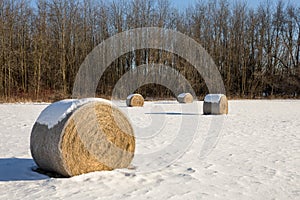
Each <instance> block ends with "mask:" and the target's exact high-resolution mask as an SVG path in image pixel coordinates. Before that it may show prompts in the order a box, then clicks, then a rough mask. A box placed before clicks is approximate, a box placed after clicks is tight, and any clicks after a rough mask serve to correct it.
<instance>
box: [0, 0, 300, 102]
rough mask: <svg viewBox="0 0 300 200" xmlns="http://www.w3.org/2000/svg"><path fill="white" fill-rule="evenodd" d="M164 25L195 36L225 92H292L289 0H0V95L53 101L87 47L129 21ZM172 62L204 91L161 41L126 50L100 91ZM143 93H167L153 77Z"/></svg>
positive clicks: (296, 50)
mask: <svg viewBox="0 0 300 200" xmlns="http://www.w3.org/2000/svg"><path fill="white" fill-rule="evenodd" d="M138 27H162V28H166V29H172V30H176V31H179V32H181V33H184V34H186V35H187V36H189V37H191V38H193V39H194V40H195V41H197V42H198V43H200V44H201V45H202V46H203V48H204V49H206V50H207V52H208V53H209V54H210V55H211V56H212V58H213V60H214V62H215V63H216V65H217V66H218V68H219V71H220V73H221V75H222V78H223V81H224V85H225V88H226V95H227V96H228V97H229V98H299V94H300V7H299V6H298V7H297V6H295V5H294V4H292V3H288V1H283V0H281V1H280V0H279V1H262V3H261V4H260V5H259V6H258V7H255V8H252V7H250V6H248V5H247V3H246V2H243V1H238V2H236V1H229V0H211V1H203V0H202V1H201V0H199V1H198V2H197V3H195V4H193V5H191V6H190V7H188V8H187V9H186V10H179V9H178V8H175V6H174V5H173V3H172V1H168V0H130V1H126V0H119V1H118V0H113V1H96V0H36V1H27V0H0V101H2V102H8V101H17V100H33V101H55V100H58V99H62V98H68V97H70V96H71V94H72V87H73V83H74V79H75V76H76V74H77V72H78V69H79V67H80V65H81V63H82V62H83V61H84V59H85V57H86V56H87V55H88V54H89V53H90V52H91V50H92V49H93V48H94V47H96V46H97V45H98V44H100V43H101V42H102V41H104V40H106V39H107V38H109V37H111V36H113V35H115V34H116V33H120V32H122V31H126V30H129V29H133V28H138ZM133 62H134V63H135V65H136V66H139V65H142V64H145V63H163V64H169V65H170V66H171V67H172V68H174V69H176V70H178V71H179V72H180V73H181V74H182V75H183V76H184V77H186V79H187V80H189V82H190V83H191V85H192V87H193V89H194V91H195V92H196V94H197V96H198V97H200V98H201V97H203V96H204V95H205V94H206V93H207V87H206V84H205V82H204V81H203V79H202V78H201V75H200V74H199V73H197V71H196V70H195V69H194V68H193V66H192V65H191V64H190V63H188V62H187V61H186V60H184V59H183V58H181V57H179V56H177V55H174V54H172V53H169V52H166V51H162V50H159V49H142V50H136V51H132V52H130V53H128V54H125V55H123V56H121V57H119V58H118V59H117V60H115V61H114V62H113V63H112V64H111V66H110V67H109V68H108V69H107V70H106V71H105V73H104V75H103V76H102V77H101V79H100V82H99V85H98V88H97V95H99V96H100V97H101V96H102V97H103V96H104V97H110V95H111V93H112V90H113V88H114V85H115V84H116V83H117V81H118V80H119V79H120V77H122V75H123V74H125V73H126V72H127V71H128V70H129V69H130V68H131V67H132V66H133ZM137 92H139V93H141V94H142V95H144V96H145V97H153V98H169V97H172V96H173V94H172V92H171V91H169V90H168V89H167V88H165V87H163V86H160V85H151V84H149V85H144V86H143V87H141V88H139V89H138V91H137Z"/></svg>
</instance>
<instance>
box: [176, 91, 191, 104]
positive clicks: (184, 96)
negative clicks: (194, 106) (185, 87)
mask: <svg viewBox="0 0 300 200" xmlns="http://www.w3.org/2000/svg"><path fill="white" fill-rule="evenodd" d="M177 101H178V102H179V103H193V101H194V98H193V95H191V94H190V93H181V94H179V95H178V96H177Z"/></svg>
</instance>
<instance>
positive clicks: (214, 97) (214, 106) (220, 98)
mask: <svg viewBox="0 0 300 200" xmlns="http://www.w3.org/2000/svg"><path fill="white" fill-rule="evenodd" d="M203 113H204V114H205V115H222V114H228V100H227V98H226V96H225V95H224V94H208V95H206V96H205V98H204V103H203Z"/></svg>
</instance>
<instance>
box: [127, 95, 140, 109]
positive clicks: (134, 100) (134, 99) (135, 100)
mask: <svg viewBox="0 0 300 200" xmlns="http://www.w3.org/2000/svg"><path fill="white" fill-rule="evenodd" d="M126 105H127V106H129V107H143V105H144V97H143V96H142V95H140V94H131V95H129V96H128V97H127V98H126Z"/></svg>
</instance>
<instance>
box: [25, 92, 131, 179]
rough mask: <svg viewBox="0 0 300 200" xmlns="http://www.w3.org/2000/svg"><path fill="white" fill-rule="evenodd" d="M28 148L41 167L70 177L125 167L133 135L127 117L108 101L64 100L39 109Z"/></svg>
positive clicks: (127, 164) (129, 158) (129, 156)
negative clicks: (40, 110) (39, 112)
mask: <svg viewBox="0 0 300 200" xmlns="http://www.w3.org/2000/svg"><path fill="white" fill-rule="evenodd" d="M30 149H31V154H32V156H33V158H34V160H35V162H36V164H37V165H38V166H39V167H40V168H41V169H43V170H46V171H52V172H56V173H59V174H61V175H63V176H67V177H69V176H74V175H79V174H83V173H88V172H92V171H101V170H113V169H116V168H126V167H128V166H129V164H130V162H131V161H132V159H133V155H134V150H135V138H134V133H133V128H132V126H131V124H130V122H129V120H128V119H127V118H126V116H125V115H124V114H123V113H122V112H121V111H120V110H119V109H118V108H117V107H116V106H114V105H113V104H112V103H111V102H110V101H107V100H104V99H96V98H92V99H81V100H63V101H59V102H56V103H53V104H51V105H49V106H48V107H47V108H46V109H45V110H43V111H42V113H41V114H40V116H39V118H38V119H37V121H36V123H35V124H34V127H33V129H32V132H31V137H30Z"/></svg>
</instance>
